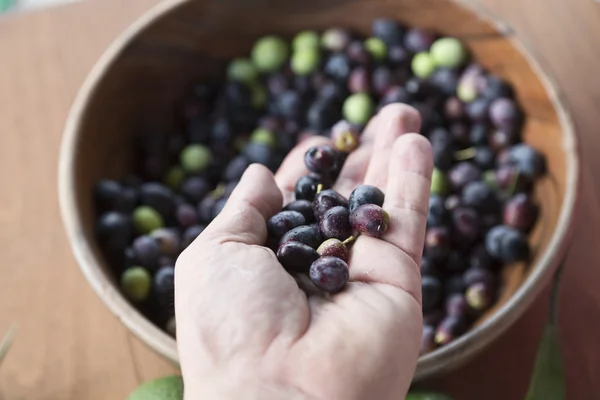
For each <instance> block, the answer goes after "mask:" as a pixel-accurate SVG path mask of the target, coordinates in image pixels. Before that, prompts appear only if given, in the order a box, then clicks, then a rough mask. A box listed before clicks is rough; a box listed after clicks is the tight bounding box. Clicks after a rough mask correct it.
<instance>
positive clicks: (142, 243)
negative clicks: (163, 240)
mask: <svg viewBox="0 0 600 400" xmlns="http://www.w3.org/2000/svg"><path fill="white" fill-rule="evenodd" d="M132 248H133V252H134V254H135V259H136V260H137V261H138V262H139V263H140V264H141V266H142V267H146V268H147V269H150V270H152V269H153V268H154V267H155V266H156V265H157V263H158V258H159V257H160V247H159V245H158V242H157V241H156V240H154V238H152V237H150V236H147V235H142V236H139V237H137V238H136V239H135V240H134V241H133V244H132Z"/></svg>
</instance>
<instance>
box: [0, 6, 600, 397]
mask: <svg viewBox="0 0 600 400" xmlns="http://www.w3.org/2000/svg"><path fill="white" fill-rule="evenodd" d="M156 2H157V1H155V0H98V1H94V0H91V1H89V2H85V3H81V4H75V5H70V6H66V7H62V8H57V9H53V10H47V11H43V12H39V13H33V14H29V15H24V16H20V17H15V18H11V19H4V20H2V21H0V32H1V34H0V49H2V50H3V53H2V54H3V64H2V66H1V67H0V68H2V72H3V73H2V74H0V88H2V90H0V99H1V101H2V103H1V104H3V108H2V114H1V115H2V118H0V128H1V130H0V132H2V135H0V148H1V149H2V151H3V153H2V157H0V167H2V171H4V174H2V175H0V193H1V194H0V224H1V227H2V229H1V230H0V248H2V249H3V251H4V253H3V255H4V257H3V263H2V268H3V270H4V275H3V279H2V280H0V296H2V301H1V302H0V329H7V328H8V326H9V325H10V324H11V323H12V322H15V321H16V322H19V323H20V330H19V332H18V335H17V338H16V341H15V344H14V348H13V349H12V351H11V353H10V354H9V356H8V358H7V360H6V362H5V363H4V364H3V366H2V369H1V370H0V382H1V383H2V392H3V394H4V395H5V397H6V398H9V399H13V398H14V399H19V398H23V399H67V400H68V399H82V398H85V399H119V398H124V397H125V396H126V394H127V393H128V392H129V391H130V390H131V389H132V388H133V387H135V385H136V384H137V383H138V382H139V381H140V380H145V379H149V378H152V377H155V376H159V375H162V374H165V373H168V372H170V371H172V369H171V367H170V366H169V364H168V363H166V362H165V361H164V360H162V359H161V358H160V357H158V356H156V355H155V354H154V353H152V352H151V351H149V350H148V349H147V348H145V347H144V346H143V345H141V344H139V343H138V342H137V340H136V339H134V338H132V337H131V336H130V335H129V334H128V333H127V331H126V330H125V328H123V327H122V325H121V324H120V322H119V321H117V320H116V319H115V318H113V317H112V316H111V315H110V314H109V312H108V311H107V310H106V308H105V307H104V305H103V304H102V303H101V302H100V300H99V299H98V298H97V297H96V295H95V294H94V293H93V292H92V290H91V289H90V288H89V286H88V284H87V283H86V282H85V280H84V279H83V277H82V276H81V274H80V272H79V271H78V268H77V267H76V264H75V262H74V259H73V257H72V255H71V252H70V249H69V247H68V245H67V242H66V239H65V237H64V234H63V230H62V225H61V221H60V216H59V212H58V201H57V194H56V181H57V174H56V166H57V152H58V147H59V144H60V138H61V133H62V129H63V126H64V120H65V117H66V114H67V111H68V109H69V106H70V104H71V102H72V100H73V98H74V95H75V93H76V91H77V89H78V87H79V85H80V84H81V82H82V80H83V78H84V77H85V75H86V74H87V73H88V71H89V69H90V68H91V66H92V64H93V63H94V62H95V61H96V59H97V58H98V56H99V55H100V53H101V52H102V51H103V50H104V49H105V48H106V46H107V45H108V44H109V43H110V42H111V41H112V40H113V39H114V37H115V36H116V35H117V34H119V33H120V32H121V31H122V29H124V28H125V27H126V26H127V25H128V24H129V23H130V22H131V21H132V20H133V19H134V18H135V17H136V16H138V15H140V14H141V13H142V12H143V11H144V10H146V9H147V8H148V7H150V6H151V5H153V4H154V3H156ZM482 2H483V3H484V4H485V5H486V6H487V7H488V8H490V9H492V10H493V11H495V12H496V13H497V15H499V16H500V17H502V18H504V19H506V20H507V21H508V22H509V23H510V25H512V28H513V29H514V31H515V32H516V33H517V34H518V35H520V36H524V37H526V38H528V40H529V42H530V44H531V45H532V47H533V48H535V49H537V51H538V53H540V54H542V55H543V57H544V58H545V59H546V62H547V64H548V65H550V66H551V69H552V71H553V72H554V74H555V76H556V78H557V80H558V82H559V84H560V86H561V87H562V89H563V91H564V92H565V94H566V98H567V100H568V103H569V104H570V106H571V108H572V111H573V115H574V119H575V121H576V125H577V128H578V131H579V134H580V135H581V137H582V140H583V146H582V148H583V151H584V157H585V159H586V160H587V162H586V168H585V170H584V183H583V197H584V201H583V203H582V205H581V213H580V216H579V217H578V219H579V224H578V229H577V231H576V240H575V241H574V244H573V248H572V251H571V253H570V256H569V258H568V262H567V269H566V272H565V275H564V282H565V283H564V287H563V288H562V295H561V309H560V311H561V316H560V319H561V328H562V331H561V332H562V338H563V343H564V353H565V357H566V360H567V364H568V367H567V375H568V378H569V379H568V390H569V396H568V398H570V399H571V398H572V399H577V400H579V399H582V400H587V399H593V398H594V397H593V394H594V393H600V382H598V380H597V379H594V378H595V377H596V376H597V375H598V373H599V372H600V346H599V345H598V344H597V337H598V336H599V335H600V324H599V323H598V322H597V321H598V316H599V315H600V312H599V306H600V295H599V294H598V290H597V284H596V282H598V279H599V278H600V272H599V271H598V269H597V268H595V266H596V264H597V262H598V259H599V258H600V248H599V246H598V245H597V243H596V242H597V239H596V238H598V237H600V209H599V207H598V204H600V203H599V199H598V191H599V190H600V178H599V177H598V176H597V174H594V173H593V171H596V170H597V168H598V167H600V160H596V158H597V157H594V156H595V154H597V153H598V150H599V147H600V140H599V139H598V137H597V135H596V134H595V133H596V129H597V126H598V113H597V110H598V109H599V108H600V97H599V93H600V81H598V80H597V79H595V78H594V76H595V73H596V71H597V70H598V69H599V68H600V54H599V53H598V52H594V51H592V50H593V49H595V47H596V45H597V40H598V38H600V8H599V6H598V5H597V4H595V3H594V2H592V1H590V0H571V1H569V2H568V3H567V2H562V1H560V0H529V1H528V2H522V1H517V0H483V1H482ZM545 309H546V301H545V299H543V298H542V299H540V301H538V302H537V303H536V305H535V306H534V307H533V308H532V309H531V310H530V312H529V313H528V314H527V315H526V316H525V317H524V318H522V319H521V320H520V321H519V323H518V324H517V325H516V326H515V327H514V328H513V329H511V330H510V332H508V333H507V334H506V335H504V336H503V337H502V338H501V339H500V340H499V341H498V342H496V343H495V344H494V346H493V347H492V348H490V349H489V350H487V351H485V352H484V353H483V354H482V355H481V356H479V357H478V358H477V359H476V360H474V361H473V362H472V363H470V364H469V365H468V366H466V367H464V368H462V369H461V370H459V371H456V372H455V373H453V374H451V375H450V376H449V377H447V378H446V379H443V380H440V381H438V382H434V384H436V385H439V386H441V387H444V388H448V389H449V390H450V392H451V393H452V394H455V395H456V398H457V399H466V400H470V399H481V398H485V399H491V400H494V399H498V400H500V399H520V398H522V396H523V393H524V391H525V388H526V385H527V381H528V380H529V375H530V371H531V366H532V363H533V356H534V353H535V349H536V346H537V340H538V339H539V337H540V334H541V329H542V327H543V322H544V321H545ZM483 378H493V379H494V380H496V379H497V380H496V382H495V383H494V384H490V383H489V381H488V382H487V383H484V380H483Z"/></svg>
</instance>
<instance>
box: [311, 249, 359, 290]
mask: <svg viewBox="0 0 600 400" xmlns="http://www.w3.org/2000/svg"><path fill="white" fill-rule="evenodd" d="M309 277H310V280H311V281H312V282H313V283H314V284H315V286H316V287H317V288H319V289H321V290H323V291H325V292H328V293H337V292H339V291H340V290H342V289H343V288H344V286H346V283H347V282H348V279H349V277H350V273H349V270H348V264H346V263H345V262H344V261H343V260H341V259H339V258H337V257H320V258H319V259H318V260H316V261H315V262H313V263H312V265H311V266H310V272H309Z"/></svg>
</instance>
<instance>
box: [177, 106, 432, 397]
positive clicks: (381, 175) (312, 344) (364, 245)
mask: <svg viewBox="0 0 600 400" xmlns="http://www.w3.org/2000/svg"><path fill="white" fill-rule="evenodd" d="M419 129H420V117H419V114H418V112H417V111H416V110H414V109H412V108H410V107H408V106H404V105H390V106H387V107H385V108H384V109H383V110H382V111H381V112H380V113H379V114H378V115H377V116H376V117H374V118H373V120H372V121H371V122H370V123H369V125H368V126H367V127H366V129H365V132H364V134H363V137H362V139H361V140H362V143H361V146H360V147H359V148H358V149H357V150H356V151H355V152H353V153H352V154H351V155H350V156H349V157H348V159H347V161H346V163H345V165H344V168H343V169H342V172H341V174H340V177H339V178H338V181H337V183H336V186H335V187H334V189H336V190H337V191H339V192H340V193H341V194H343V195H344V196H346V197H347V196H348V195H349V194H350V192H351V191H352V190H353V189H354V188H355V187H356V186H358V185H359V184H362V183H364V184H370V185H374V186H377V187H380V188H381V189H382V190H384V192H385V193H386V197H385V203H384V206H383V207H384V209H385V210H386V211H387V212H388V213H389V215H390V224H389V228H388V230H387V231H386V232H385V234H384V235H383V236H382V237H381V238H379V239H376V238H372V237H368V236H364V235H363V236H360V237H359V238H358V239H357V240H356V242H355V243H354V244H353V246H352V250H351V258H350V261H349V266H350V281H349V282H348V284H347V286H346V287H345V289H344V290H343V291H342V292H340V293H338V294H335V295H333V296H331V297H330V298H323V297H320V296H308V297H307V295H306V294H305V293H304V292H303V291H302V290H300V289H299V287H298V284H297V283H296V281H295V280H294V278H293V277H292V276H290V275H289V274H288V273H287V272H286V271H285V270H284V269H283V267H282V266H281V265H280V264H279V262H278V261H277V258H276V256H275V254H273V252H272V251H271V250H270V249H268V248H266V247H264V243H265V242H266V238H267V229H266V221H267V219H268V218H269V217H270V216H272V215H273V214H275V213H277V212H278V211H280V209H281V207H282V205H283V198H285V199H286V201H287V200H291V194H292V193H293V187H294V184H295V182H296V180H297V179H298V178H299V177H300V176H302V175H304V174H306V170H305V167H304V163H303V157H304V152H305V151H306V150H307V149H308V148H309V147H312V146H314V145H319V144H323V143H326V142H327V141H328V139H326V138H323V137H318V138H311V139H309V140H306V141H304V142H302V143H300V144H299V145H298V146H297V147H296V148H295V149H294V150H292V152H291V153H290V154H289V155H288V157H287V158H286V160H285V161H284V162H283V164H282V166H281V168H280V170H279V171H278V173H277V176H276V177H273V175H272V174H271V173H270V172H269V171H268V170H267V169H266V168H264V167H262V166H258V165H253V166H250V167H249V168H248V169H247V171H246V173H245V174H244V176H243V177H242V179H241V181H240V183H239V184H238V186H237V187H236V189H235V190H234V192H233V193H232V195H231V197H230V198H229V200H228V202H227V204H226V206H225V208H224V209H223V211H222V212H221V213H220V214H219V216H218V217H217V218H216V219H215V220H214V221H213V222H212V223H211V224H210V225H209V226H208V227H207V228H206V229H205V231H204V232H203V233H202V234H201V235H200V236H199V237H198V238H197V239H196V240H195V241H194V242H193V243H192V244H191V245H190V246H189V247H188V248H187V249H186V250H185V251H184V252H183V253H182V254H181V256H180V257H179V259H178V261H177V266H176V269H175V271H176V276H175V306H176V316H177V344H178V349H179V356H180V363H181V369H182V374H183V378H184V382H185V396H186V397H185V398H186V399H200V398H201V399H205V398H219V399H230V398H231V399H240V398H244V399H261V400H264V399H271V398H274V399H319V400H329V399H344V400H347V399H378V400H385V399H402V398H404V397H403V396H405V395H406V392H407V390H408V388H409V385H410V381H411V379H412V376H413V374H414V370H415V366H416V361H417V358H418V355H419V349H420V341H421V329H422V314H421V277H420V261H421V252H422V247H423V241H424V236H425V226H426V216H427V208H428V199H429V191H430V178H431V173H432V169H433V161H432V151H431V146H430V144H429V142H428V141H427V139H425V138H424V137H422V136H420V135H418V134H411V133H408V132H418V131H419ZM282 196H283V197H282Z"/></svg>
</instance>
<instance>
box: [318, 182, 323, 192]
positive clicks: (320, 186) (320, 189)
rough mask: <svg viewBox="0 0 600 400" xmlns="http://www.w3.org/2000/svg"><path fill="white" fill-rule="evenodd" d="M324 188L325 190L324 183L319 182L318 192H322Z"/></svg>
mask: <svg viewBox="0 0 600 400" xmlns="http://www.w3.org/2000/svg"><path fill="white" fill-rule="evenodd" d="M322 190H323V185H322V184H320V183H319V184H318V185H317V194H319V193H321V191H322Z"/></svg>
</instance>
